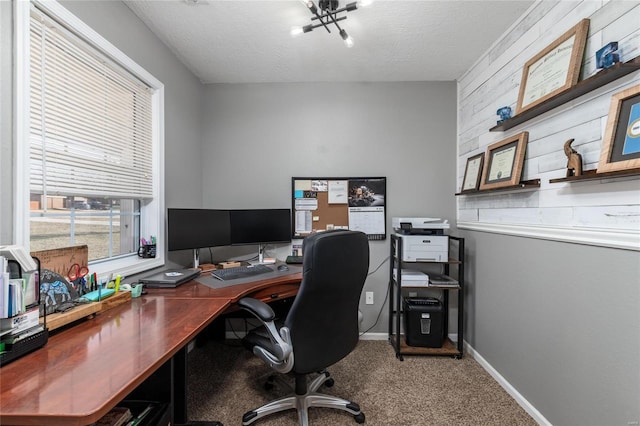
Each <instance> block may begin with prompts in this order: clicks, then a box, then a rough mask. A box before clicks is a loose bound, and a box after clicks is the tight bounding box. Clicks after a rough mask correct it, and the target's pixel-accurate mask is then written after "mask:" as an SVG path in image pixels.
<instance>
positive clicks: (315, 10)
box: [291, 0, 371, 47]
mask: <svg viewBox="0 0 640 426" xmlns="http://www.w3.org/2000/svg"><path fill="white" fill-rule="evenodd" d="M303 3H304V4H305V5H306V6H307V7H308V8H309V11H310V12H311V13H312V14H313V15H314V16H312V17H311V23H310V24H309V25H305V26H304V27H293V28H292V29H291V35H294V36H295V35H298V34H302V33H308V32H310V31H313V29H314V28H318V27H324V29H325V30H327V32H328V33H330V32H331V30H330V29H329V26H330V25H331V24H333V25H335V26H336V28H337V29H338V32H339V34H340V37H342V40H343V41H344V44H345V45H346V46H347V47H352V46H353V39H352V38H351V36H350V35H349V34H347V31H346V30H345V29H344V28H340V25H339V24H338V22H339V21H343V20H345V19H347V17H346V16H338V15H339V14H340V13H342V12H351V11H352V10H356V9H357V8H358V6H367V5H368V4H369V3H371V0H361V1H357V2H355V1H354V2H352V3H348V4H347V5H346V6H345V7H342V8H339V4H338V0H319V1H318V6H316V5H315V3H314V2H313V1H312V0H309V1H303ZM314 21H317V22H314Z"/></svg>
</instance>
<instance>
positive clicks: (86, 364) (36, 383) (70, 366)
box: [0, 272, 302, 426]
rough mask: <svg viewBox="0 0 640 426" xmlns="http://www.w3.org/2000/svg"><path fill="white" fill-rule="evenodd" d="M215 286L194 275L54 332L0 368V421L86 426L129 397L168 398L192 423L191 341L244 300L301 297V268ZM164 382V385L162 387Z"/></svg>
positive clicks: (177, 418) (176, 413)
mask: <svg viewBox="0 0 640 426" xmlns="http://www.w3.org/2000/svg"><path fill="white" fill-rule="evenodd" d="M255 278H256V279H255V280H254V281H250V282H245V283H243V284H238V285H230V286H226V287H223V288H219V289H214V288H211V287H209V286H206V285H203V284H201V283H199V282H198V281H197V279H196V280H193V281H190V282H188V283H185V284H183V285H181V286H179V287H177V288H175V289H148V290H147V294H146V295H143V296H142V297H139V298H135V299H132V300H131V303H125V304H122V305H120V306H117V307H115V308H113V309H110V310H108V311H105V312H103V313H100V314H98V315H96V316H95V317H94V318H90V319H88V320H85V321H82V322H80V323H78V324H77V325H74V326H73V327H70V328H68V329H66V330H64V331H61V332H59V333H56V334H55V335H53V336H52V337H51V338H50V339H49V341H48V342H47V344H46V345H45V346H44V347H42V348H40V349H38V350H36V351H35V352H32V353H30V354H28V355H25V356H24V357H22V358H20V359H18V360H16V361H13V362H12V363H10V364H8V365H5V366H3V367H2V368H0V424H2V425H65V426H71V425H88V424H91V423H93V422H96V421H97V420H98V419H100V418H101V417H102V416H104V415H105V414H106V413H107V412H109V410H111V409H112V408H113V407H115V406H116V405H118V403H120V401H122V400H123V399H125V398H128V397H131V396H134V397H140V396H145V397H148V396H149V392H153V393H155V394H153V395H152V396H159V397H160V398H162V399H163V400H164V401H167V402H170V403H171V404H170V407H171V408H172V410H173V413H172V416H171V417H172V420H173V421H172V424H182V423H187V417H188V416H187V404H186V401H187V345H188V343H189V342H190V341H192V340H193V339H194V338H195V337H196V336H197V335H198V334H199V333H200V332H201V331H202V330H204V328H205V327H207V326H208V325H209V324H211V323H212V322H213V321H214V320H215V319H216V318H217V317H219V316H220V315H222V314H224V313H225V312H227V311H229V310H233V309H234V303H235V302H237V301H238V300H239V299H240V298H242V297H245V296H251V297H255V298H258V299H261V300H263V301H265V302H269V301H275V300H279V299H283V298H287V297H291V296H295V294H297V291H298V286H299V284H300V281H301V279H302V274H301V273H300V272H293V273H288V274H282V275H280V276H277V277H270V278H265V279H260V277H259V276H258V277H255ZM159 385H162V386H159Z"/></svg>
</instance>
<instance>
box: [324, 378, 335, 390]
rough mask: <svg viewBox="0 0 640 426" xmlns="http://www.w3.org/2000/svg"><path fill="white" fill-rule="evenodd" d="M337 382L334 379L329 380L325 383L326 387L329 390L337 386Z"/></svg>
mask: <svg viewBox="0 0 640 426" xmlns="http://www.w3.org/2000/svg"><path fill="white" fill-rule="evenodd" d="M335 383H336V381H335V380H333V378H328V379H327V380H325V381H324V385H325V386H326V387H328V388H330V387H332V386H333V385H335Z"/></svg>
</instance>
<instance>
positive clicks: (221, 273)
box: [211, 265, 273, 281]
mask: <svg viewBox="0 0 640 426" xmlns="http://www.w3.org/2000/svg"><path fill="white" fill-rule="evenodd" d="M269 272H273V269H271V268H269V267H268V266H265V265H254V266H237V267H235V268H224V269H216V270H214V271H212V272H211V275H212V276H213V277H214V278H217V279H219V280H222V281H226V280H237V279H239V278H248V277H253V276H255V275H261V274H266V273H269Z"/></svg>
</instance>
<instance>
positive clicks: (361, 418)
mask: <svg viewBox="0 0 640 426" xmlns="http://www.w3.org/2000/svg"><path fill="white" fill-rule="evenodd" d="M353 418H354V419H355V421H356V423H358V424H362V423H364V413H360V414H356V415H355V416H353Z"/></svg>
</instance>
